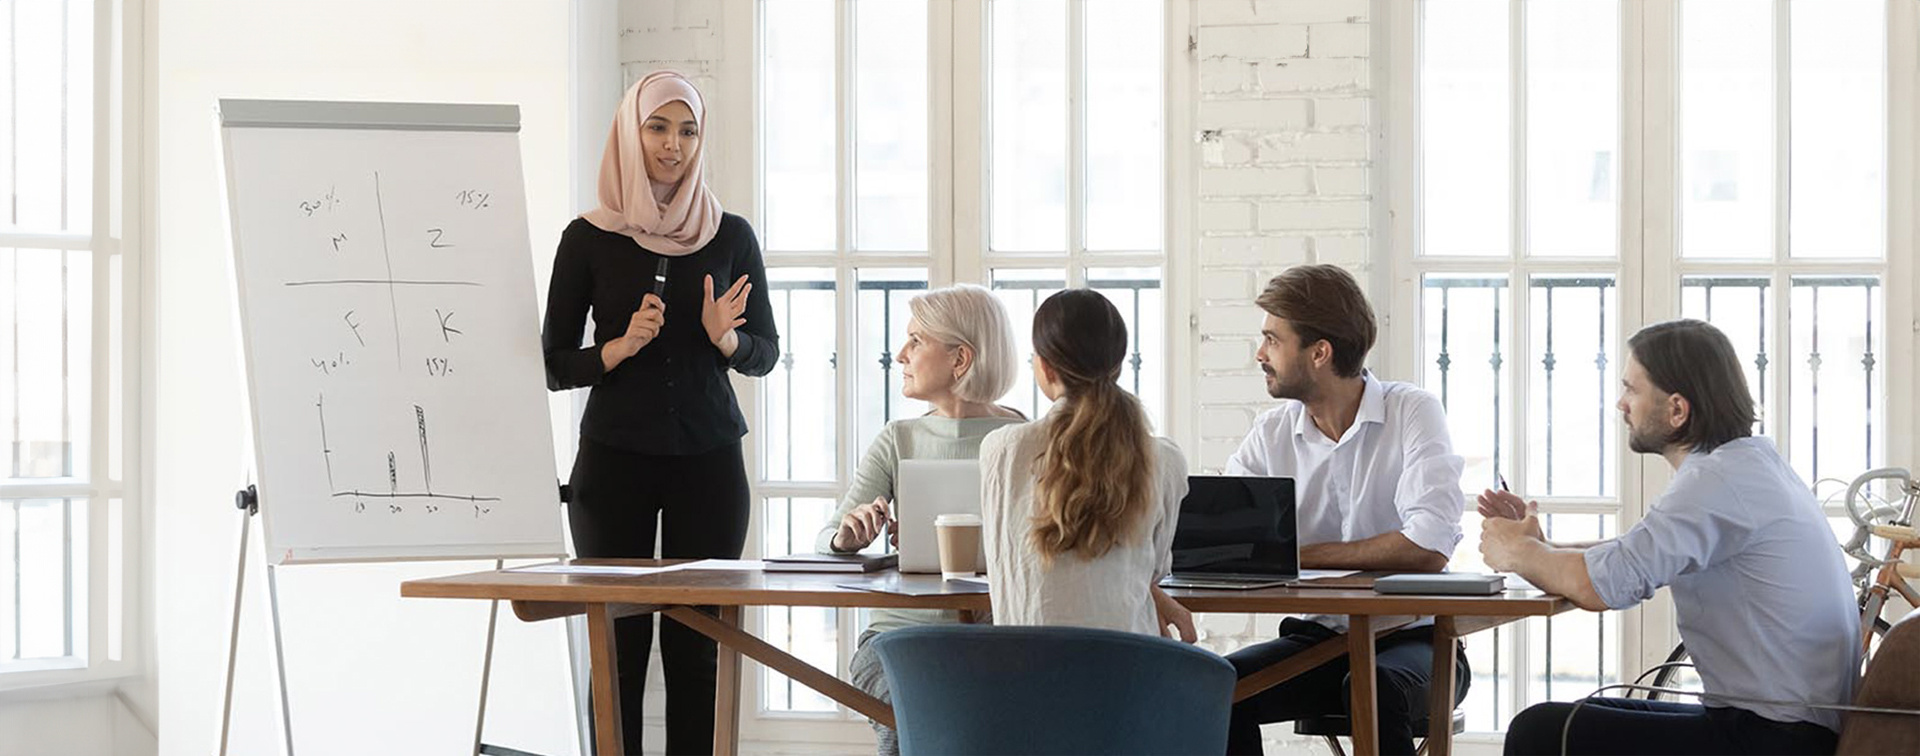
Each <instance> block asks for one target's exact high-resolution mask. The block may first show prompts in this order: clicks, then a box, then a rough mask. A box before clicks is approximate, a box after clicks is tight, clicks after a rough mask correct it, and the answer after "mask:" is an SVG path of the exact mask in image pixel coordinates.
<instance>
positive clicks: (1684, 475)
mask: <svg viewBox="0 0 1920 756" xmlns="http://www.w3.org/2000/svg"><path fill="white" fill-rule="evenodd" d="M1586 561H1587V577H1588V579H1589V580H1590V581H1591V582H1592V583H1593V589H1594V591H1595V592H1596V593H1598V594H1600V598H1601V600H1603V601H1605V602H1607V606H1609V607H1612V608H1614V609H1626V608H1628V607H1631V606H1633V605H1635V604H1638V603H1640V602H1642V601H1645V600H1647V599H1650V598H1653V593H1654V591H1655V590H1656V589H1658V588H1660V587H1661V586H1670V587H1672V588H1673V606H1674V613H1675V615H1676V616H1677V618H1678V624H1679V626H1680V638H1681V640H1683V641H1685V642H1686V644H1687V651H1688V652H1689V653H1691V654H1692V655H1693V663H1694V666H1695V668H1696V670H1697V671H1698V672H1699V673H1700V682H1701V687H1702V688H1704V689H1705V690H1706V692H1708V693H1722V694H1726V695H1732V696H1741V697H1745V698H1758V699H1765V700H1772V701H1802V702H1806V703H1816V704H1848V703H1852V698H1853V685H1854V677H1855V674H1854V671H1855V670H1857V669H1859V664H1860V654H1859V652H1860V635H1859V632H1860V607H1859V605H1857V604H1856V603H1855V602H1854V596H1853V581H1852V580H1851V578H1849V576H1848V574H1847V565H1846V562H1845V560H1843V559H1842V558H1841V556H1840V545H1839V543H1838V542H1836V541H1835V539H1834V537H1833V531H1832V530H1831V529H1830V528H1829V527H1828V526H1827V517H1826V515H1825V514H1824V513H1822V512H1821V511H1820V506H1819V505H1818V504H1816V503H1815V502H1814V500H1813V494H1812V493H1810V492H1809V491H1808V489H1807V485H1806V483H1804V482H1802V481H1801V480H1800V476H1799V475H1796V474H1795V473H1794V472H1793V468H1791V467H1789V466H1787V463H1786V461H1785V460H1782V459H1781V458H1780V454H1779V452H1777V451H1775V450H1774V448H1773V443H1772V442H1770V441H1768V440H1766V439H1761V438H1742V439H1736V440H1733V441H1729V442H1727V443H1725V444H1722V445H1720V447H1719V448H1717V449H1714V450H1713V451H1712V452H1710V453H1707V454H1697V453H1696V454H1690V455H1688V456H1687V459H1686V461H1685V462H1682V463H1680V469H1679V470H1677V471H1675V472H1674V476H1673V482H1672V483H1671V484H1669V485H1668V486H1667V491H1666V493H1664V494H1662V495H1661V496H1660V500H1659V501H1656V502H1654V504H1653V508H1652V509H1650V510H1648V511H1647V516H1646V518H1645V519H1642V520H1641V521H1640V522H1638V523H1636V524H1634V526H1633V527H1632V528H1631V529H1629V530H1628V531H1627V532H1626V533H1625V534H1623V535H1621V536H1620V537H1619V538H1615V539H1613V540H1611V541H1606V542H1604V543H1601V544H1599V545H1597V546H1594V547H1593V548H1590V549H1587V553H1586ZM1703 703H1705V704H1706V705H1708V706H1734V707H1738V708H1741V709H1746V710H1748V711H1751V712H1753V713H1755V714H1759V715H1760V716H1763V717H1766V718H1768V719H1772V720H1776V721H1781V722H1813V723H1815V724H1819V725H1822V726H1824V727H1827V728H1828V729H1831V730H1834V731H1836V732H1837V731H1839V729H1840V714H1839V713H1838V712H1833V711H1818V710H1813V709H1807V708H1802V707H1798V706H1769V705H1764V704H1749V703H1740V702H1721V701H1715V700H1713V699H1712V698H1707V699H1705V700H1704V701H1703Z"/></svg>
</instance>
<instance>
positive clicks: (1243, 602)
mask: <svg viewBox="0 0 1920 756" xmlns="http://www.w3.org/2000/svg"><path fill="white" fill-rule="evenodd" d="M573 563H574V564H583V565H584V564H596V565H621V566H631V567H659V566H667V565H671V564H674V562H672V561H656V560H574V562H573ZM860 579H861V576H859V575H849V574H844V573H842V574H823V573H795V572H760V571H745V570H711V571H710V570H678V571H671V572H660V573H655V574H648V575H639V576H626V575H623V576H609V575H569V574H560V573H551V572H515V571H511V570H504V571H502V570H496V571H489V572H476V573H472V574H467V575H456V576H452V577H444V578H431V579H426V580H409V581H406V582H404V583H401V584H400V595H402V596H407V597H415V598H460V599H498V600H504V601H511V602H512V603H513V612H514V614H515V615H516V616H518V617H519V618H520V619H522V620H525V621H528V622H534V621H538V620H546V619H553V618H555V617H565V616H570V615H576V614H584V615H586V617H587V635H588V641H589V643H590V645H591V646H592V660H593V661H592V677H593V708H594V722H595V733H594V739H595V741H596V742H597V743H598V745H599V753H601V754H617V753H620V752H621V748H622V746H621V744H622V740H621V729H620V727H621V725H620V716H619V712H620V700H619V696H620V692H619V687H618V686H617V685H616V684H615V670H617V669H618V663H617V661H616V658H617V657H616V649H615V648H614V643H613V621H614V619H615V618H617V617H623V616H627V615H631V614H640V613H646V612H655V613H659V614H663V615H666V616H668V617H672V618H673V619H675V620H678V621H679V622H680V623H682V624H684V625H686V626H688V627H690V628H693V629H694V630H696V631H699V632H700V633H702V634H704V635H706V636H707V637H710V638H712V639H714V640H715V641H716V642H718V644H719V669H718V683H717V687H716V689H715V694H714V712H715V714H714V732H713V752H714V753H715V754H722V755H723V756H732V755H733V754H735V753H737V752H738V749H739V736H740V730H739V712H740V708H739V707H740V668H741V665H740V657H741V655H743V654H744V655H745V656H747V657H749V658H751V659H753V660H755V661H758V662H760V663H761V664H764V665H766V666H767V667H769V668H771V669H773V670H774V671H777V672H779V673H781V674H783V675H786V676H787V677H789V678H792V679H793V680H794V681H796V682H799V683H800V684H802V685H806V686H807V687H810V688H812V689H814V690H817V691H819V692H820V693H822V694H823V695H825V696H827V697H828V698H831V699H833V700H835V701H837V702H839V703H840V704H841V705H843V706H846V707H847V708H849V709H852V710H854V711H857V712H859V713H861V714H862V715H865V716H866V717H868V718H869V719H873V720H874V721H877V722H881V723H883V724H887V725H889V726H891V725H892V724H893V709H892V707H890V706H888V705H887V704H885V703H882V702H881V701H880V700H879V699H876V698H874V697H872V696H869V695H867V694H866V693H865V692H863V691H861V690H860V689H858V688H855V687H854V686H853V685H851V684H849V683H847V682H845V681H843V680H841V679H839V678H838V677H835V676H834V674H833V672H832V671H830V670H821V669H818V668H816V667H814V666H812V665H810V664H808V663H806V662H804V661H801V660H800V659H798V658H796V657H794V656H793V655H791V654H788V653H786V652H784V651H781V650H780V649H778V648H775V647H774V646H772V645H771V644H769V643H767V642H766V641H763V640H761V639H759V638H756V637H754V636H753V635H751V634H749V633H748V632H747V631H746V630H745V629H744V628H743V627H742V626H741V609H742V608H744V607H749V606H816V607H843V608H855V607H869V608H898V609H956V610H959V611H961V613H962V616H963V617H972V616H978V614H979V613H984V612H986V611H987V610H988V608H989V601H988V598H987V594H984V593H975V594H954V595H932V596H907V595H900V594H892V593H878V592H873V591H862V590H854V589H850V588H840V587H838V585H837V584H839V583H849V582H858V581H859V580H860ZM1167 593H1168V594H1169V595H1171V596H1173V597H1174V598H1175V599H1177V600H1179V601H1180V603H1181V604H1183V605H1185V606H1186V607H1187V608H1188V609H1190V610H1192V611H1195V612H1224V613H1242V614H1343V615H1347V617H1348V619H1349V622H1350V626H1349V630H1348V633H1347V634H1346V635H1345V636H1342V637H1338V638H1333V639H1331V640H1328V641H1325V642H1322V643H1320V644H1319V645H1316V646H1314V647H1312V648H1310V649H1308V650H1306V651H1303V652H1301V653H1299V654H1297V655H1295V656H1293V657H1291V658H1289V659H1286V660H1285V661H1282V662H1280V663H1278V664H1275V665H1274V666H1272V667H1268V668H1267V669H1264V670H1261V671H1259V672H1256V673H1254V674H1252V675H1249V676H1247V677H1245V678H1243V679H1241V680H1240V682H1239V684H1238V685H1237V686H1236V687H1235V689H1234V700H1235V701H1239V700H1241V699H1244V698H1246V697H1248V696H1251V695H1253V694H1255V693H1258V692H1260V691H1263V690H1266V689H1268V688H1271V687H1273V686H1274V685H1278V684H1280V683H1282V682H1285V681H1286V680H1289V679H1292V678H1293V677H1294V676H1296V675H1299V674H1301V673H1303V672H1306V671H1307V670H1310V669H1313V668H1314V667H1318V666H1320V665H1321V664H1323V663H1325V662H1327V661H1329V660H1332V659H1336V658H1339V657H1340V656H1341V655H1342V654H1345V655H1347V656H1349V657H1351V659H1352V661H1351V664H1352V667H1353V669H1354V670H1355V671H1356V672H1359V671H1361V670H1365V671H1366V673H1365V674H1354V675H1353V682H1352V694H1353V700H1352V702H1351V708H1350V714H1351V722H1352V728H1353V746H1354V752H1355V753H1356V754H1376V753H1379V720H1378V716H1377V709H1376V700H1375V691H1374V675H1373V674H1372V670H1373V669H1374V644H1373V643H1372V642H1371V641H1372V639H1374V638H1376V637H1379V636H1383V635H1385V634H1387V633H1389V632H1392V631H1393V630H1395V629H1397V628H1398V627H1400V626H1401V625H1402V624H1404V623H1405V622H1407V621H1409V620H1410V619H1411V618H1412V617H1414V616H1432V617H1434V634H1433V643H1434V648H1435V653H1434V655H1433V660H1434V670H1433V683H1432V685H1431V690H1432V692H1431V694H1430V695H1429V706H1430V707H1431V709H1430V714H1429V716H1428V720H1427V721H1428V728H1429V729H1428V735H1427V752H1428V753H1430V754H1434V756H1447V754H1448V753H1450V751H1451V747H1452V742H1453V727H1452V724H1453V696H1452V691H1453V690H1454V687H1455V679H1454V666H1453V658H1454V655H1453V644H1454V641H1455V640H1456V639H1457V638H1459V637H1460V636H1463V635H1467V634H1470V633H1476V632H1479V631H1481V630H1485V629H1488V628H1491V627H1496V626H1499V625H1504V624H1507V623H1509V622H1514V621H1517V620H1520V619H1524V618H1526V617H1543V616H1550V615H1554V614H1559V613H1561V612H1564V611H1567V610H1569V609H1572V608H1573V604H1572V602H1569V601H1568V600H1566V599H1565V598H1561V597H1559V596H1549V595H1546V594H1542V593H1539V592H1536V591H1508V592H1506V593H1504V594H1499V595H1494V596H1386V595H1381V594H1377V593H1374V592H1373V591H1372V590H1371V589H1365V588H1346V589H1341V588H1317V587H1316V588H1267V589H1261V590H1252V591H1222V590H1191V589H1169V590H1168V591H1167ZM697 606H707V607H716V608H717V609H718V612H717V616H715V615H711V614H706V613H702V612H700V611H697V610H695V609H694V607H697Z"/></svg>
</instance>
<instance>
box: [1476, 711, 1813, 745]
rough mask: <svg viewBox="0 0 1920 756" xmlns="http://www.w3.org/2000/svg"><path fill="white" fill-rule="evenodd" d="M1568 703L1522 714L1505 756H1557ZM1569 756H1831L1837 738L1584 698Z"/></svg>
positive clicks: (1806, 728) (1743, 718)
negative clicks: (1759, 755)
mask: <svg viewBox="0 0 1920 756" xmlns="http://www.w3.org/2000/svg"><path fill="white" fill-rule="evenodd" d="M1572 711H1573V704H1570V703H1561V702H1554V703H1543V704H1539V705H1537V706H1531V707H1528V708H1527V710H1526V711H1523V712H1520V715H1519V716H1517V717H1514V718H1513V723H1512V724H1510V725H1508V726H1507V753H1508V754H1558V753H1560V752H1561V750H1560V742H1561V741H1560V736H1561V733H1562V731H1563V728H1564V727H1565V725H1566V723H1567V715H1568V714H1569V713H1570V712H1572ZM1566 736H1567V738H1566V743H1567V750H1566V752H1567V753H1570V754H1575V753H1588V754H1610V755H1611V754H1675V755H1676V756H1677V755H1678V754H1797V755H1804V754H1830V753H1833V749H1834V746H1836V745H1838V744H1839V742H1840V735H1839V733H1836V732H1834V731H1832V730H1829V729H1827V728H1825V727H1821V726H1820V725H1817V724H1813V723H1810V722H1776V721H1774V720H1771V719H1768V718H1766V717H1763V716H1760V715H1758V714H1755V713H1753V712H1750V711H1747V710H1745V709H1735V708H1731V707H1713V708H1709V707H1706V706H1701V705H1700V704H1693V703H1680V702H1678V701H1642V700H1637V699H1627V698H1593V699H1588V700H1587V702H1586V703H1585V704H1583V705H1582V706H1581V707H1580V711H1579V713H1577V714H1574V715H1573V728H1572V730H1570V731H1566Z"/></svg>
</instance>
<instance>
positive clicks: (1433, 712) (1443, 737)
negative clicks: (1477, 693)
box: [1427, 617, 1460, 756]
mask: <svg viewBox="0 0 1920 756" xmlns="http://www.w3.org/2000/svg"><path fill="white" fill-rule="evenodd" d="M1459 637H1460V636H1459V635H1458V634H1457V633H1456V632H1455V627H1454V623H1453V618H1452V617H1435V618H1433V678H1432V679H1431V680H1430V681H1429V682H1428V685H1427V753H1428V754H1429V756H1450V754H1452V753H1453V691H1454V688H1455V687H1458V685H1459V679H1458V673H1459V670H1458V669H1457V668H1455V667H1454V665H1453V653H1454V644H1455V643H1457V642H1458V639H1459Z"/></svg>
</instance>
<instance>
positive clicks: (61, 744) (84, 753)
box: [0, 693, 155, 756]
mask: <svg viewBox="0 0 1920 756" xmlns="http://www.w3.org/2000/svg"><path fill="white" fill-rule="evenodd" d="M154 748H155V743H154V735H153V732H152V731H151V730H148V729H147V726H146V725H145V724H142V723H141V722H140V720H139V719H138V718H137V717H135V716H134V715H133V712H132V711H131V710H129V709H128V708H127V707H126V705H125V704H124V702H123V701H122V700H121V699H120V697H119V696H116V695H113V694H111V693H106V694H98V695H92V696H86V697H83V698H61V699H48V700H12V701H9V702H8V703H7V705H6V706H4V707H0V754H20V756H29V754H31V755H33V756H42V755H45V754H60V755H61V756H144V755H145V754H151V753H153V752H154Z"/></svg>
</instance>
